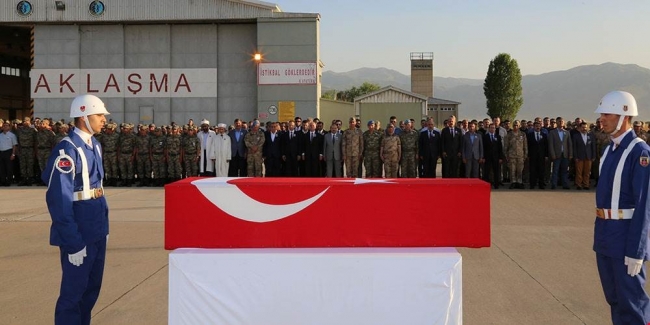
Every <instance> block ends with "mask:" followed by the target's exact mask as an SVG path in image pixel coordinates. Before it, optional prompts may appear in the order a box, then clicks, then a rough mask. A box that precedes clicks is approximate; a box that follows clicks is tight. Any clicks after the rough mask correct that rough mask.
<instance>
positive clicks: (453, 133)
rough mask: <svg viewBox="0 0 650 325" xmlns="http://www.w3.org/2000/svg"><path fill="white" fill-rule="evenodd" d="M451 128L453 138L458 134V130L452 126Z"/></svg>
mask: <svg viewBox="0 0 650 325" xmlns="http://www.w3.org/2000/svg"><path fill="white" fill-rule="evenodd" d="M450 129H451V137H452V138H453V137H455V136H456V130H454V128H450Z"/></svg>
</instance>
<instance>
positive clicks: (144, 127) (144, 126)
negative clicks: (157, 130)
mask: <svg viewBox="0 0 650 325" xmlns="http://www.w3.org/2000/svg"><path fill="white" fill-rule="evenodd" d="M140 130H144V131H146V130H149V128H148V127H147V126H146V125H140Z"/></svg>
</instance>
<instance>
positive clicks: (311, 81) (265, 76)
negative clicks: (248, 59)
mask: <svg viewBox="0 0 650 325" xmlns="http://www.w3.org/2000/svg"><path fill="white" fill-rule="evenodd" d="M317 79H318V70H317V69H316V63H260V64H259V66H258V69H257V83H258V84H259V85H315V84H316V82H317Z"/></svg>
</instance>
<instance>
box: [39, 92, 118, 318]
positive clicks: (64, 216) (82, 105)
mask: <svg viewBox="0 0 650 325" xmlns="http://www.w3.org/2000/svg"><path fill="white" fill-rule="evenodd" d="M107 114H109V113H108V111H107V110H106V108H105V107H104V103H103V102H102V101H101V100H100V99H99V98H97V97H95V96H93V95H81V96H77V97H76V98H75V99H74V100H73V101H72V105H71V108H70V117H72V118H74V121H75V122H74V123H75V129H74V131H73V132H71V133H70V136H69V137H67V138H65V139H63V140H62V141H61V142H59V143H58V144H57V145H56V147H55V148H54V150H53V154H52V155H51V156H50V158H49V159H48V162H47V167H46V169H45V170H44V172H43V173H42V175H41V179H42V180H43V182H45V183H46V184H47V186H48V188H47V192H46V194H45V199H46V202H47V207H48V210H49V212H50V216H51V218H52V227H51V228H50V244H51V245H54V246H59V251H60V262H61V270H62V273H63V276H62V278H61V291H60V294H59V299H58V300H57V302H56V308H55V311H54V323H55V324H61V325H68V324H90V317H91V312H92V309H93V306H94V305H95V302H96V301H97V298H98V297H99V292H100V289H101V286H102V277H103V274H104V261H105V256H106V244H107V240H108V206H107V204H106V199H105V197H104V190H103V188H102V179H103V177H104V168H103V164H102V159H101V145H100V144H99V142H98V141H97V140H96V139H95V138H93V136H92V135H93V134H95V133H98V132H99V131H100V130H101V128H102V126H103V125H104V124H105V123H106V117H105V115H107Z"/></svg>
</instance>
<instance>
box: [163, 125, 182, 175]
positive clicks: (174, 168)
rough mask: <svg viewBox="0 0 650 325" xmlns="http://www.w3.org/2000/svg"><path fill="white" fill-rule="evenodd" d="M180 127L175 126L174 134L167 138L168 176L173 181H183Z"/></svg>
mask: <svg viewBox="0 0 650 325" xmlns="http://www.w3.org/2000/svg"><path fill="white" fill-rule="evenodd" d="M178 131H179V127H178V126H174V129H173V133H172V134H171V135H169V136H168V137H167V142H166V143H165V156H166V160H167V176H168V177H169V178H170V180H171V181H174V180H179V179H181V173H182V171H181V143H182V141H181V135H180V134H179V133H178Z"/></svg>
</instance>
